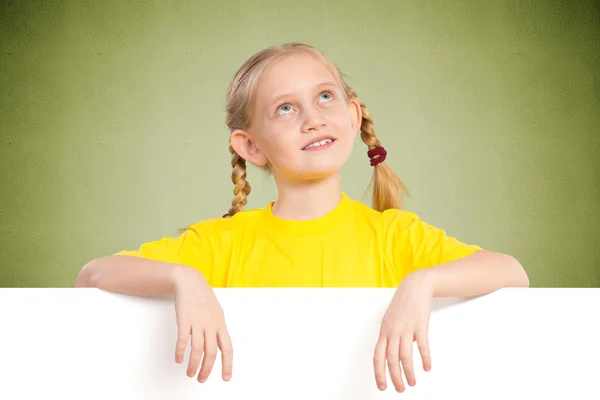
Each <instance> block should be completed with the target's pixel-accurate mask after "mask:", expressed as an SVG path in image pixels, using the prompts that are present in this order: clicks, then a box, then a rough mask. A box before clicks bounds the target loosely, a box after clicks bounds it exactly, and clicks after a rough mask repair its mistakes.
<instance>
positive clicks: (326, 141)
mask: <svg viewBox="0 0 600 400" xmlns="http://www.w3.org/2000/svg"><path fill="white" fill-rule="evenodd" d="M331 142H333V140H331V139H323V140H321V141H320V142H314V143H311V144H309V145H308V146H306V147H305V149H310V148H311V147H315V146H323V145H324V144H327V143H331Z"/></svg>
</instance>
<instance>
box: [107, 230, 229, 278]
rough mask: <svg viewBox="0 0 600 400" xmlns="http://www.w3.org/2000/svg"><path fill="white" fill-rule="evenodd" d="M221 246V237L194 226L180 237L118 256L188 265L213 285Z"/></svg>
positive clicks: (123, 252)
mask: <svg viewBox="0 0 600 400" xmlns="http://www.w3.org/2000/svg"><path fill="white" fill-rule="evenodd" d="M219 245H220V243H219V240H218V235H215V234H214V232H212V231H211V230H210V229H209V228H208V227H202V226H194V225H192V226H190V227H188V228H187V229H186V230H185V231H184V232H183V233H181V234H180V235H179V236H178V237H163V238H162V239H160V240H156V241H151V242H147V243H144V244H142V245H141V246H140V247H139V248H138V249H135V250H122V251H119V252H118V253H116V254H115V255H124V256H134V257H141V258H145V259H148V260H155V261H162V262H168V263H173V264H181V265H187V266H190V267H193V268H195V269H197V270H199V271H200V272H201V273H202V274H203V275H204V277H205V278H206V279H207V280H208V281H210V278H211V272H212V270H213V267H214V264H215V262H216V257H215V254H216V253H217V248H218V246H219Z"/></svg>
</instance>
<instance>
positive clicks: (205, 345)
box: [174, 267, 233, 382]
mask: <svg viewBox="0 0 600 400" xmlns="http://www.w3.org/2000/svg"><path fill="white" fill-rule="evenodd" d="M175 275H176V277H175V283H174V294H175V314H176V316H177V328H178V335H177V344H176V348H175V361H176V362H177V363H178V364H181V363H182V362H183V356H184V353H185V349H186V347H187V344H188V341H189V339H190V335H191V336H192V343H191V348H192V349H191V353H190V361H189V364H188V368H187V376H189V377H190V378H191V377H193V376H195V375H196V371H197V370H198V365H199V364H200V360H201V359H202V356H203V355H204V358H203V359H202V368H201V369H200V373H199V374H198V382H205V381H206V380H207V379H208V376H209V375H210V373H211V371H212V368H213V365H214V362H215V359H216V358H217V346H218V347H219V349H220V350H221V355H222V365H223V371H222V377H223V380H225V381H228V380H229V379H231V369H232V361H233V348H232V345H231V338H230V337H229V333H228V332H227V327H226V326H225V317H224V314H223V309H222V308H221V305H220V304H219V302H218V301H217V298H216V296H215V294H214V292H213V290H212V288H211V287H210V285H209V284H208V282H207V281H206V279H205V278H204V276H203V275H202V274H201V273H200V272H199V271H197V270H195V269H193V268H191V267H183V268H181V269H179V270H178V271H177V273H176V274H175Z"/></svg>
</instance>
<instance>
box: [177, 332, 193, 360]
mask: <svg viewBox="0 0 600 400" xmlns="http://www.w3.org/2000/svg"><path fill="white" fill-rule="evenodd" d="M189 340H190V326H189V325H188V324H184V323H182V324H180V326H179V331H178V333H177V343H176V344H175V362H176V363H178V364H181V363H182V362H183V357H184V355H185V348H186V347H187V344H188V342H189Z"/></svg>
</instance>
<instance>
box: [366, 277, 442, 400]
mask: <svg viewBox="0 0 600 400" xmlns="http://www.w3.org/2000/svg"><path fill="white" fill-rule="evenodd" d="M432 299H433V285H432V282H431V279H430V276H429V275H428V274H427V270H419V271H416V272H413V273H412V274H410V275H408V276H406V277H405V278H404V280H403V281H402V282H401V283H400V286H399V287H398V289H397V290H396V293H395V294H394V297H393V298H392V301H391V302H390V306H389V307H388V309H387V311H386V313H385V315H384V317H383V320H382V323H381V331H380V334H379V340H378V342H377V345H376V346H375V356H374V358H373V366H374V368H375V380H376V382H377V386H378V387H379V389H380V390H385V389H386V387H387V382H386V361H387V366H388V368H389V371H390V378H391V379H392V383H393V384H394V387H395V388H396V391H398V392H400V393H401V392H404V381H403V379H402V371H401V368H400V363H402V369H403V370H404V375H405V376H406V380H407V382H408V384H409V385H410V386H414V385H416V383H417V382H416V379H415V372H414V368H413V362H412V358H413V357H412V356H413V351H412V350H413V342H414V341H415V340H416V341H417V345H418V347H419V352H420V353H421V359H422V360H423V369H424V370H425V371H429V370H430V369H431V357H430V355H429V339H428V331H429V316H430V314H431V302H432Z"/></svg>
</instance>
